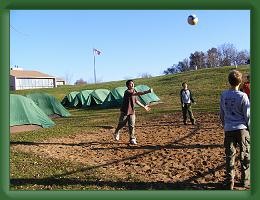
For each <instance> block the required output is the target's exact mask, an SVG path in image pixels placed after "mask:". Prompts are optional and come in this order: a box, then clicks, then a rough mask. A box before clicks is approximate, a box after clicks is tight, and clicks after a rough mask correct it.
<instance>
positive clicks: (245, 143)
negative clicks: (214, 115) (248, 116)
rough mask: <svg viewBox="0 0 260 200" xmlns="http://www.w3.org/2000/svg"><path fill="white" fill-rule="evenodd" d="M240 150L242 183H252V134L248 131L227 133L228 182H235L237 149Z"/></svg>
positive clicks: (225, 144) (225, 140) (225, 143)
mask: <svg viewBox="0 0 260 200" xmlns="http://www.w3.org/2000/svg"><path fill="white" fill-rule="evenodd" d="M237 145H239V148H240V163H241V182H242V183H243V184H249V182H250V134H249V132H248V130H246V129H243V130H235V131H227V132H225V139H224V146H225V153H226V180H227V181H228V182H231V181H234V178H235V157H236V147H237Z"/></svg>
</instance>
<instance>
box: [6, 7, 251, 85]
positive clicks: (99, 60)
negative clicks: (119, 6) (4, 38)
mask: <svg viewBox="0 0 260 200" xmlns="http://www.w3.org/2000/svg"><path fill="white" fill-rule="evenodd" d="M190 14H196V15H197V17H198V18H199V23H198V24H197V25H195V26H191V25H189V24H188V23H187V17H188V16H189V15H190ZM10 37H11V39H10V54H11V57H10V63H11V67H12V66H14V65H18V66H19V67H22V68H23V69H25V70H37V71H41V72H43V73H47V74H49V75H52V76H57V77H63V78H65V79H69V81H70V83H71V84H73V83H74V82H75V81H76V80H78V79H80V78H82V79H83V80H86V81H87V82H88V83H93V82H94V70H93V68H94V62H93V48H96V49H98V50H100V51H101V52H102V54H101V55H100V56H96V58H95V59H96V78H97V80H98V81H99V82H107V81H115V80H123V79H129V78H137V77H140V76H141V75H142V74H146V73H147V74H150V75H152V76H159V75H162V74H163V71H164V70H165V69H167V68H168V67H170V66H172V64H177V63H178V62H179V61H182V60H183V59H185V58H188V57H189V56H190V54H191V53H193V52H195V51H203V52H206V51H207V50H208V49H210V48H212V47H219V46H220V45H222V44H224V43H231V44H233V45H234V46H235V47H236V48H237V49H238V50H248V51H250V11H249V10H80V11H79V10H48V11H47V10H13V11H11V15H10Z"/></svg>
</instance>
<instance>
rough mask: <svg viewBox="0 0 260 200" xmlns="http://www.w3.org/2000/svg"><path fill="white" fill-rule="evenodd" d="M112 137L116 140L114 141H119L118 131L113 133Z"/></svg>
mask: <svg viewBox="0 0 260 200" xmlns="http://www.w3.org/2000/svg"><path fill="white" fill-rule="evenodd" d="M113 137H114V140H116V141H119V139H120V138H119V133H114V134H113Z"/></svg>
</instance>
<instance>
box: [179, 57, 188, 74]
mask: <svg viewBox="0 0 260 200" xmlns="http://www.w3.org/2000/svg"><path fill="white" fill-rule="evenodd" d="M178 66H179V69H180V71H181V72H184V71H188V70H189V68H190V61H189V59H188V58H185V59H184V60H183V61H180V62H179V63H178Z"/></svg>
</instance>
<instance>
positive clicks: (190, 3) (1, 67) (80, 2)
mask: <svg viewBox="0 0 260 200" xmlns="http://www.w3.org/2000/svg"><path fill="white" fill-rule="evenodd" d="M259 5H260V4H259V0H210V1H209V0H0V88H1V94H2V96H1V99H0V114H1V116H0V137H1V138H0V155H1V156H0V158H1V165H0V197H1V199H4V200H8V199H24V200H25V199H26V200H30V199H33V200H34V199H39V200H41V199H47V198H48V199H64V200H66V199H105V198H106V199H107V198H108V199H122V198H124V199H125V198H129V199H139V198H142V199H146V198H147V199H150V200H152V199H173V198H175V199H199V200H203V199H205V200H207V199H212V200H213V199H228V200H233V199H234V200H235V199H236V200H237V199H240V200H241V199H259V197H260V193H259V180H260V179H259V175H260V173H259V172H258V171H257V169H259V162H260V161H259V160H258V161H257V154H258V153H260V151H259V149H260V147H259V146H258V145H257V144H260V140H259V137H260V136H259V133H257V132H258V131H259V130H260V129H259V125H257V123H256V120H257V116H259V106H257V104H256V102H259V94H260V93H259V92H258V94H257V92H256V91H257V90H256V89H257V88H256V87H257V85H259V83H260V79H257V75H260V72H259V71H260V69H259V67H260V58H259V55H257V52H259V51H258V49H259V48H260V43H259V40H260V39H259V38H257V36H259V33H260V30H259V22H258V23H257V21H260V17H259V16H260V6H259ZM45 9H48V10H62V9H64V10H82V9H99V10H102V9H113V10H132V9H133V10H150V9H151V10H152V9H154V10H171V9H173V10H174V9H176V10H177V9H178V10H250V11H251V50H250V51H251V70H252V71H251V82H252V84H251V91H252V92H251V93H252V98H251V111H252V114H251V116H252V122H251V130H252V131H251V143H252V148H251V149H252V156H251V163H252V165H251V166H252V168H251V173H252V175H253V176H252V187H251V191H187V190H183V191H174V190H173V191H170V190H168V191H10V190H9V132H10V130H9V68H10V59H9V58H10V45H9V44H10V10H45ZM223 28H224V27H223ZM241 39H242V38H241Z"/></svg>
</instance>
